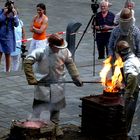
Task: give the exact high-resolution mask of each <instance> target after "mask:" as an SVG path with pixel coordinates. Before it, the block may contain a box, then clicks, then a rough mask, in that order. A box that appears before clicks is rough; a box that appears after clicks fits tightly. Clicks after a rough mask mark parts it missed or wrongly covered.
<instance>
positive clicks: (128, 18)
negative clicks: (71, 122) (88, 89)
mask: <svg viewBox="0 0 140 140" xmlns="http://www.w3.org/2000/svg"><path fill="white" fill-rule="evenodd" d="M111 6H112V4H111V3H110V2H109V1H108V0H102V1H100V3H99V12H97V13H96V16H95V18H94V19H93V22H92V29H93V31H94V32H93V33H94V39H95V40H96V45H97V51H98V59H101V60H104V59H105V58H111V59H110V61H112V63H114V62H115V60H116V58H117V57H118V55H119V56H120V57H121V58H122V60H123V62H124V67H123V74H124V77H125V78H124V84H125V93H124V101H125V103H124V106H125V113H126V123H127V125H126V126H127V132H128V135H129V136H130V139H132V140H138V139H139V138H138V137H139V135H140V132H139V131H138V130H139V129H138V128H139V126H140V125H139V119H138V118H139V116H140V113H139V108H138V107H139V97H138V96H139V94H138V93H139V74H140V62H139V58H140V30H139V28H138V27H137V26H136V25H135V22H136V19H135V16H134V7H135V3H134V2H133V1H132V0H126V1H125V3H124V6H123V7H122V9H120V11H119V12H118V13H117V14H114V13H113V12H112V11H110V7H111ZM36 10H37V14H36V15H35V16H34V17H33V19H32V22H31V25H30V32H32V41H31V43H30V47H29V49H28V55H27V57H26V58H25V60H24V71H25V74H26V78H27V81H28V83H29V84H31V85H35V90H34V92H35V98H34V102H33V110H34V113H35V114H34V115H37V116H38V117H39V115H40V113H41V110H42V109H44V108H45V109H49V110H50V119H51V120H52V121H53V122H55V123H56V126H57V132H58V135H59V134H60V135H62V134H63V132H62V131H61V130H60V128H59V127H58V122H59V113H60V109H61V108H63V107H65V96H64V84H63V83H55V84H54V83H51V82H58V81H63V80H64V77H65V72H64V65H65V66H66V68H67V69H68V72H69V74H70V76H71V77H72V80H73V82H74V84H75V85H76V86H83V82H82V80H81V79H80V77H79V72H78V70H77V67H76V65H75V63H74V61H73V59H72V55H71V52H70V51H69V50H68V49H67V42H66V41H65V40H64V39H63V38H62V37H61V36H59V35H58V34H52V35H50V36H49V37H47V33H46V30H47V28H48V17H47V15H46V6H45V4H43V3H39V4H37V5H36ZM25 39H26V31H25V28H24V23H23V21H22V20H21V19H20V17H19V14H18V9H17V7H15V4H14V2H13V1H12V0H7V2H6V3H5V6H4V8H3V9H1V10H0V61H1V59H2V55H3V54H4V55H5V71H6V72H10V71H11V70H12V71H17V70H19V67H20V63H21V52H22V49H23V48H22V47H24V49H25V47H26V42H25V41H19V40H25ZM34 64H35V65H34ZM33 65H34V66H33ZM34 70H35V71H34ZM40 80H42V82H45V83H47V85H45V86H39V85H38V82H39V81H40ZM49 96H50V97H49ZM48 97H49V98H48ZM40 105H41V110H40V108H39V110H38V109H37V108H38V106H40ZM42 105H43V106H42ZM36 107H37V108H36ZM42 107H43V108H42ZM133 116H134V117H133Z"/></svg>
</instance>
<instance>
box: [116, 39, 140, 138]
mask: <svg viewBox="0 0 140 140" xmlns="http://www.w3.org/2000/svg"><path fill="white" fill-rule="evenodd" d="M116 48H117V52H118V54H119V55H120V56H121V58H122V60H123V62H124V67H123V70H124V77H125V79H124V81H125V93H124V100H125V112H126V126H127V132H128V133H129V132H130V133H129V136H130V137H131V139H132V140H138V139H139V138H138V135H139V134H140V131H139V126H138V124H139V120H138V117H139V113H140V108H138V107H139V104H140V103H139V101H138V103H137V98H138V95H139V86H138V75H139V74H140V61H139V59H138V58H137V57H136V56H135V54H134V53H132V50H131V48H130V46H129V44H128V42H126V41H123V40H121V41H119V42H118V43H117V45H116ZM136 103H137V109H136V112H135V108H136ZM134 113H135V114H134ZM133 116H134V117H135V118H134V119H135V122H134V121H132V120H133ZM136 120H137V121H136ZM137 123H138V124H137ZM131 124H132V125H131ZM134 124H135V125H134ZM131 126H132V127H131ZM130 130H131V131H130ZM137 138H138V139H137Z"/></svg>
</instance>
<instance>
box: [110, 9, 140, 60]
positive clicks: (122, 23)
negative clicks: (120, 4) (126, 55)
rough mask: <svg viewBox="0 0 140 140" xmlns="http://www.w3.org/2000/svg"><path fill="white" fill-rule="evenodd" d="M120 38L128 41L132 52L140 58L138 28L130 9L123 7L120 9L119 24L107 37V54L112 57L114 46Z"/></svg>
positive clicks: (114, 50)
mask: <svg viewBox="0 0 140 140" xmlns="http://www.w3.org/2000/svg"><path fill="white" fill-rule="evenodd" d="M120 40H124V41H126V42H128V43H129V46H130V47H131V49H132V51H133V52H134V54H135V55H136V56H137V57H138V58H140V30H139V28H138V27H137V26H136V25H134V24H133V18H132V11H131V10H130V9H128V8H124V9H123V10H122V11H121V14H120V20H119V25H118V26H116V27H115V28H114V29H113V31H112V33H111V36H110V39H109V44H108V50H109V56H112V57H113V58H114V59H115V52H116V47H115V46H116V44H117V42H118V41H120Z"/></svg>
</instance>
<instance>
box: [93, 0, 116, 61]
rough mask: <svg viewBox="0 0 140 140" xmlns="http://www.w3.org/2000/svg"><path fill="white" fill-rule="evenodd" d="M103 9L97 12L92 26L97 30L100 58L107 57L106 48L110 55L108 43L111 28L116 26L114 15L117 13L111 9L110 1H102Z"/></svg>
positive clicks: (101, 6)
mask: <svg viewBox="0 0 140 140" xmlns="http://www.w3.org/2000/svg"><path fill="white" fill-rule="evenodd" d="M99 6H100V9H101V11H100V12H98V13H97V15H96V17H95V19H94V20H93V23H92V28H93V30H94V28H95V30H96V41H97V49H98V59H104V58H105V49H106V55H108V50H107V45H108V41H109V37H110V34H111V30H112V29H113V28H114V23H113V21H114V17H115V15H114V14H113V13H112V12H110V11H109V6H110V5H109V2H106V1H101V2H100V5H99Z"/></svg>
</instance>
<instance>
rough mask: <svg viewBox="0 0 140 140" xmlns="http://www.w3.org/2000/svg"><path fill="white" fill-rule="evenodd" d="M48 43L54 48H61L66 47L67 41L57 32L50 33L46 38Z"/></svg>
mask: <svg viewBox="0 0 140 140" xmlns="http://www.w3.org/2000/svg"><path fill="white" fill-rule="evenodd" d="M48 42H49V45H54V46H55V47H56V48H59V49H63V48H66V47H67V42H66V41H65V40H64V39H63V38H62V37H61V36H59V35H58V34H52V35H50V36H49V38H48Z"/></svg>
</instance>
